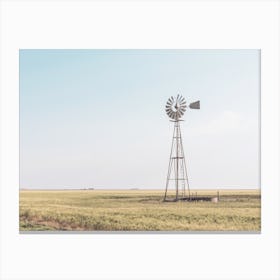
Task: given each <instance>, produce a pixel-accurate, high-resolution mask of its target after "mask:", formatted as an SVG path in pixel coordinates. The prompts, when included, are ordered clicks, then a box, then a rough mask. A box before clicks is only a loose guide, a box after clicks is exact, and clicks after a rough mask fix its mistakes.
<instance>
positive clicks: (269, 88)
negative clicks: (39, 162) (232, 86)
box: [0, 0, 280, 280]
mask: <svg viewBox="0 0 280 280" xmlns="http://www.w3.org/2000/svg"><path fill="white" fill-rule="evenodd" d="M0 3H1V34H0V35H1V57H0V58H1V193H0V194H1V206H0V207H1V244H0V245H1V246H0V248H1V263H0V266H1V267H0V271H1V274H0V277H1V279H29V280H32V279H147V278H149V279H186V278H188V279H279V278H280V272H279V263H280V260H279V236H280V232H279V221H280V219H279V218H280V217H279V177H278V171H279V157H278V155H279V96H278V92H279V74H280V73H279V47H280V46H279V34H280V30H279V2H278V1H269V0H265V1H253V0H251V1H250V0H248V1H236V0H235V1H211V0H208V1H185V2H184V1H172V2H171V1H151V2H148V1H143V2H137V1H135V2H129V1H112V2H110V1H104V2H99V1H92V2H90V1H25V0H21V1H13V0H11V1H8V0H6V1H2V2H0ZM20 48H72V49H75V48H189V49H190V48H191V49H196V48H204V49H205V48H260V49H261V50H262V85H261V89H262V103H261V109H262V119H261V124H262V155H261V157H262V233H261V234H260V235H250V234H248V235H243V234H238V235H234V234H229V235H221V234H220V235H215V234H205V235H195V234H190V235H138V234H134V235H122V234H120V235H102V234H100V235H62V234H60V235H55V234H52V235H44V234H42V235H41V234H40V235H20V234H19V232H18V174H19V173H18V171H19V170H18V152H19V151H18V144H19V143H18V136H19V135H18V50H19V49H20Z"/></svg>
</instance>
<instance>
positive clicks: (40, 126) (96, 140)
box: [20, 49, 260, 189]
mask: <svg viewBox="0 0 280 280" xmlns="http://www.w3.org/2000/svg"><path fill="white" fill-rule="evenodd" d="M177 94H181V95H183V96H184V97H185V99H186V100H187V102H188V103H190V102H194V101H197V100H200V104H201V109H200V110H191V109H188V110H187V111H186V113H185V115H184V117H183V120H184V122H181V123H180V125H181V132H182V138H183V145H184V151H185V157H186V163H187V170H188V177H189V182H190V188H191V189H192V188H193V189H207V188H211V189H213V188H214V189H233V188H260V171H259V165H260V162H259V153H260V151H259V150H260V143H259V140H260V132H259V106H260V104H259V103H260V51H259V50H253V49H252V50H20V188H30V189H37V188H44V189H60V188H66V189H67V188H89V187H94V188H97V189H98V188H102V189H126V188H140V189H141V188H143V189H164V188H165V183H166V175H167V169H168V163H169V154H170V149H171V141H172V133H173V125H174V123H173V122H170V121H169V118H168V116H167V115H166V113H165V104H166V101H167V100H168V98H169V97H170V96H176V95H177Z"/></svg>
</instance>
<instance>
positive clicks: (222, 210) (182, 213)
mask: <svg viewBox="0 0 280 280" xmlns="http://www.w3.org/2000/svg"><path fill="white" fill-rule="evenodd" d="M192 192H193V193H195V192H196V191H192ZM197 192H198V196H199V195H201V196H203V195H210V196H215V195H216V191H211V190H207V191H201V190H200V191H197ZM162 196H163V192H162V191H149V190H125V191H121V190H114V191H105V190H91V191H88V190H74V191H68V190H65V191H64V190H62V191H37V190H36V191H29V190H28V191H27V190H24V191H20V209H19V212H20V213H19V215H20V230H21V231H26V230H27V231H35V230H75V231H76V230H86V231H88V230H91V231H260V229H261V197H260V191H259V190H230V191H229V190H221V191H220V201H219V203H213V202H206V201H204V202H187V201H178V202H162V198H163V197H162Z"/></svg>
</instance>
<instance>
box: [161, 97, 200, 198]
mask: <svg viewBox="0 0 280 280" xmlns="http://www.w3.org/2000/svg"><path fill="white" fill-rule="evenodd" d="M187 107H188V108H190V109H200V101H196V102H193V103H191V104H189V105H188V106H187V103H186V100H185V98H184V97H183V96H181V95H179V94H178V95H177V97H176V98H175V97H173V96H171V97H170V98H169V99H168V100H167V103H166V106H165V111H166V113H167V115H168V117H169V118H171V119H172V120H174V132H173V138H172V145H171V153H170V159H169V167H168V173H167V180H166V188H165V195H164V201H178V200H190V199H191V197H190V188H189V181H188V176H187V168H186V162H185V155H184V149H183V142H182V136H181V128H180V125H179V121H180V118H181V117H182V116H183V115H184V113H185V111H186V108H187ZM171 184H173V185H175V196H174V194H173V195H172V194H171V196H170V195H169V193H168V189H169V188H170V186H171ZM186 187H187V190H188V195H186ZM170 197H171V199H170Z"/></svg>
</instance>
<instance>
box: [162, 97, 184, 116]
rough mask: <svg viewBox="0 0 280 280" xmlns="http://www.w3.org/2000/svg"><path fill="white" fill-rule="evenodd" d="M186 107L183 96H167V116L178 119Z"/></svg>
mask: <svg viewBox="0 0 280 280" xmlns="http://www.w3.org/2000/svg"><path fill="white" fill-rule="evenodd" d="M186 107H187V105H186V100H185V98H184V97H183V96H182V95H179V94H178V95H177V97H176V98H174V97H173V96H171V97H169V98H168V100H167V102H166V106H165V111H166V114H167V115H168V116H169V118H171V119H173V120H178V119H180V118H181V117H182V116H183V115H184V113H185V111H186Z"/></svg>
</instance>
